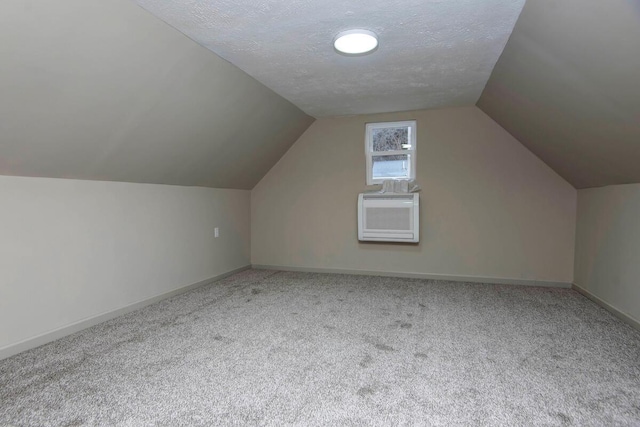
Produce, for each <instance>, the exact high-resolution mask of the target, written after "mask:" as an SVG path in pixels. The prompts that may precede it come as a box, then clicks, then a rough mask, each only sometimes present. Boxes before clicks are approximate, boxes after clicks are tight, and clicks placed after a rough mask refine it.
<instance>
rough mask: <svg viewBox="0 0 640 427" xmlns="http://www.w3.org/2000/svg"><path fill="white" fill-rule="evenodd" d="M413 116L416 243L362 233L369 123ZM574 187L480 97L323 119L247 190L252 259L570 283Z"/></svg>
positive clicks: (280, 263) (308, 265) (291, 264)
mask: <svg viewBox="0 0 640 427" xmlns="http://www.w3.org/2000/svg"><path fill="white" fill-rule="evenodd" d="M410 119H416V120H417V126H418V129H417V136H418V141H417V153H418V158H417V161H418V163H417V180H418V183H419V184H420V185H421V186H422V188H423V191H422V193H421V202H420V203H421V215H420V218H421V219H420V221H421V241H420V243H419V244H418V245H411V244H381V243H359V242H358V240H357V222H356V201H357V195H358V193H360V192H362V191H363V190H365V189H366V188H367V187H366V186H365V157H364V131H365V123H367V122H375V121H394V120H410ZM575 215H576V190H575V189H574V188H573V187H572V186H571V185H570V184H568V183H567V182H566V181H565V180H564V179H562V178H561V177H560V176H558V175H557V174H556V173H555V172H553V171H552V170H551V169H550V168H549V167H548V166H547V165H545V164H544V163H543V162H542V161H541V160H540V159H538V158H537V157H535V156H534V155H532V154H531V153H530V152H529V151H528V150H527V149H526V148H524V147H523V146H522V145H521V144H520V143H519V142H518V141H516V140H515V139H514V138H513V137H512V136H511V135H509V134H508V133H507V132H506V131H505V130H504V129H502V128H501V127H500V126H498V125H497V124H496V123H495V122H494V121H493V120H491V119H490V118H489V117H488V116H487V115H485V114H484V113H483V112H482V111H481V110H479V109H478V108H477V107H467V108H457V109H443V110H426V111H414V112H406V113H393V114H381V115H365V116H353V117H344V118H333V119H318V120H317V121H316V122H315V123H314V124H313V125H311V127H310V128H309V129H308V130H307V131H306V132H305V133H304V134H303V135H302V136H301V137H300V139H299V140H298V141H297V142H296V143H295V144H294V145H293V147H291V149H290V150H289V151H288V152H287V153H286V154H285V155H284V157H283V158H282V159H281V160H280V161H279V162H278V163H277V164H276V165H275V166H274V167H273V168H272V169H271V170H270V171H269V173H268V174H267V175H266V176H265V177H264V178H263V179H262V180H261V181H260V183H258V185H257V186H256V187H255V188H254V189H253V190H252V192H251V262H252V264H260V265H277V266H288V267H302V268H324V269H343V270H368V271H381V272H401V273H425V274H434V275H436V274H437V275H450V276H451V275H452V276H473V277H487V278H506V279H526V280H531V281H534V280H537V281H552V282H565V283H571V282H572V281H573V251H574V234H575Z"/></svg>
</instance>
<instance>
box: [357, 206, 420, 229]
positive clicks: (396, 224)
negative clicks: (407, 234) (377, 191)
mask: <svg viewBox="0 0 640 427" xmlns="http://www.w3.org/2000/svg"><path fill="white" fill-rule="evenodd" d="M366 222H367V223H366V228H367V229H368V230H411V208H368V209H367V213H366Z"/></svg>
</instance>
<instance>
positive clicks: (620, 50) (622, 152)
mask: <svg viewBox="0 0 640 427" xmlns="http://www.w3.org/2000/svg"><path fill="white" fill-rule="evenodd" d="M477 105H478V106H479V107H480V108H481V109H482V110H483V111H484V112H485V113H487V114H488V115H489V116H490V117H492V118H493V119H494V120H495V121H496V122H498V123H499V124H500V125H501V126H502V127H504V128H505V129H506V130H507V131H509V132H510V133H511V134H512V135H514V136H515V137H516V138H517V139H518V140H520V142H522V143H523V144H524V145H525V146H527V147H528V148H529V149H530V150H531V151H532V152H533V153H535V154H536V155H538V156H539V157H540V158H541V159H542V160H543V161H545V162H546V163H547V164H548V165H549V166H551V167H552V168H553V169H555V170H556V172H558V173H559V174H560V175H561V176H563V177H564V178H565V179H566V180H567V181H569V182H570V183H571V184H573V186H575V187H576V188H587V187H598V186H604V185H611V184H625V183H635V182H640V1H639V0H611V1H600V0H562V1H558V0H529V1H527V3H526V5H525V6H524V9H523V11H522V13H521V15H520V18H519V20H518V22H517V24H516V26H515V28H514V31H513V34H512V35H511V37H510V39H509V41H508V43H507V45H506V47H505V49H504V52H503V53H502V56H501V57H500V59H499V60H498V62H497V64H496V66H495V68H494V70H493V73H492V75H491V78H490V79H489V82H488V83H487V86H486V87H485V89H484V92H483V94H482V96H481V97H480V100H479V101H478V103H477Z"/></svg>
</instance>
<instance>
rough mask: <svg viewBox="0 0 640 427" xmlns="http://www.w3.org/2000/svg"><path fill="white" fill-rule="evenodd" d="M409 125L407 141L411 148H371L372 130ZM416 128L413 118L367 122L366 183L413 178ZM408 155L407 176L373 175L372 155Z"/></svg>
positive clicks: (414, 171) (414, 172) (373, 183)
mask: <svg viewBox="0 0 640 427" xmlns="http://www.w3.org/2000/svg"><path fill="white" fill-rule="evenodd" d="M398 127H409V129H410V130H409V140H408V141H407V143H409V144H411V148H407V149H405V150H391V151H374V150H373V130H374V129H383V128H398ZM416 128H417V124H416V121H415V120H408V121H402V122H382V123H367V124H366V129H365V159H366V178H367V181H366V183H367V185H375V184H380V183H382V181H384V180H386V179H415V176H416V175H415V174H416V145H417V144H416V140H417V135H416V133H417V132H416ZM398 155H407V156H408V160H407V161H408V174H407V176H398V177H384V178H375V177H374V176H373V157H374V156H375V157H385V156H398Z"/></svg>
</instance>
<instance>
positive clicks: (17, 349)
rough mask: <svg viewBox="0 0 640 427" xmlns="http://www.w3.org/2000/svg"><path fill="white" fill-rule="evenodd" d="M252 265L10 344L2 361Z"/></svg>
mask: <svg viewBox="0 0 640 427" xmlns="http://www.w3.org/2000/svg"><path fill="white" fill-rule="evenodd" d="M250 268H251V266H250V265H246V266H244V267H240V268H236V269H234V270H231V271H228V272H226V273H222V274H219V275H217V276H214V277H212V278H210V279H206V280H202V281H200V282H197V283H193V284H191V285H187V286H183V287H181V288H178V289H174V290H172V291H169V292H165V293H163V294H160V295H157V296H154V297H151V298H147V299H144V300H141V301H138V302H134V303H133V304H129V305H127V306H125V307H122V308H118V309H116V310H112V311H108V312H105V313H102V314H98V315H97V316H93V317H88V318H86V319H82V320H79V321H77V322H75V323H72V324H70V325H67V326H63V327H61V328H58V329H54V330H52V331H49V332H45V333H44V334H41V335H38V336H36V337H33V338H28V339H26V340H24V341H20V342H18V343H15V344H9V345H8V346H5V347H2V348H0V360H2V359H6V358H8V357H11V356H14V355H16V354H18V353H22V352H23V351H26V350H30V349H32V348H36V347H40V346H41V345H44V344H47V343H50V342H51V341H55V340H57V339H60V338H63V337H66V336H67V335H71V334H73V333H76V332H78V331H81V330H83V329H86V328H89V327H91V326H94V325H97V324H99V323H102V322H106V321H107V320H111V319H114V318H116V317H118V316H122V315H123V314H127V313H130V312H132V311H135V310H138V309H140V308H143V307H146V306H148V305H151V304H155V303H157V302H160V301H162V300H164V299H167V298H171V297H173V296H176V295H179V294H182V293H185V292H188V291H190V290H193V289H196V288H199V287H200V286H204V285H208V284H210V283H213V282H216V281H218V280H222V279H224V278H225V277H229V276H231V275H232V274H236V273H239V272H241V271H244V270H248V269H250Z"/></svg>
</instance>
